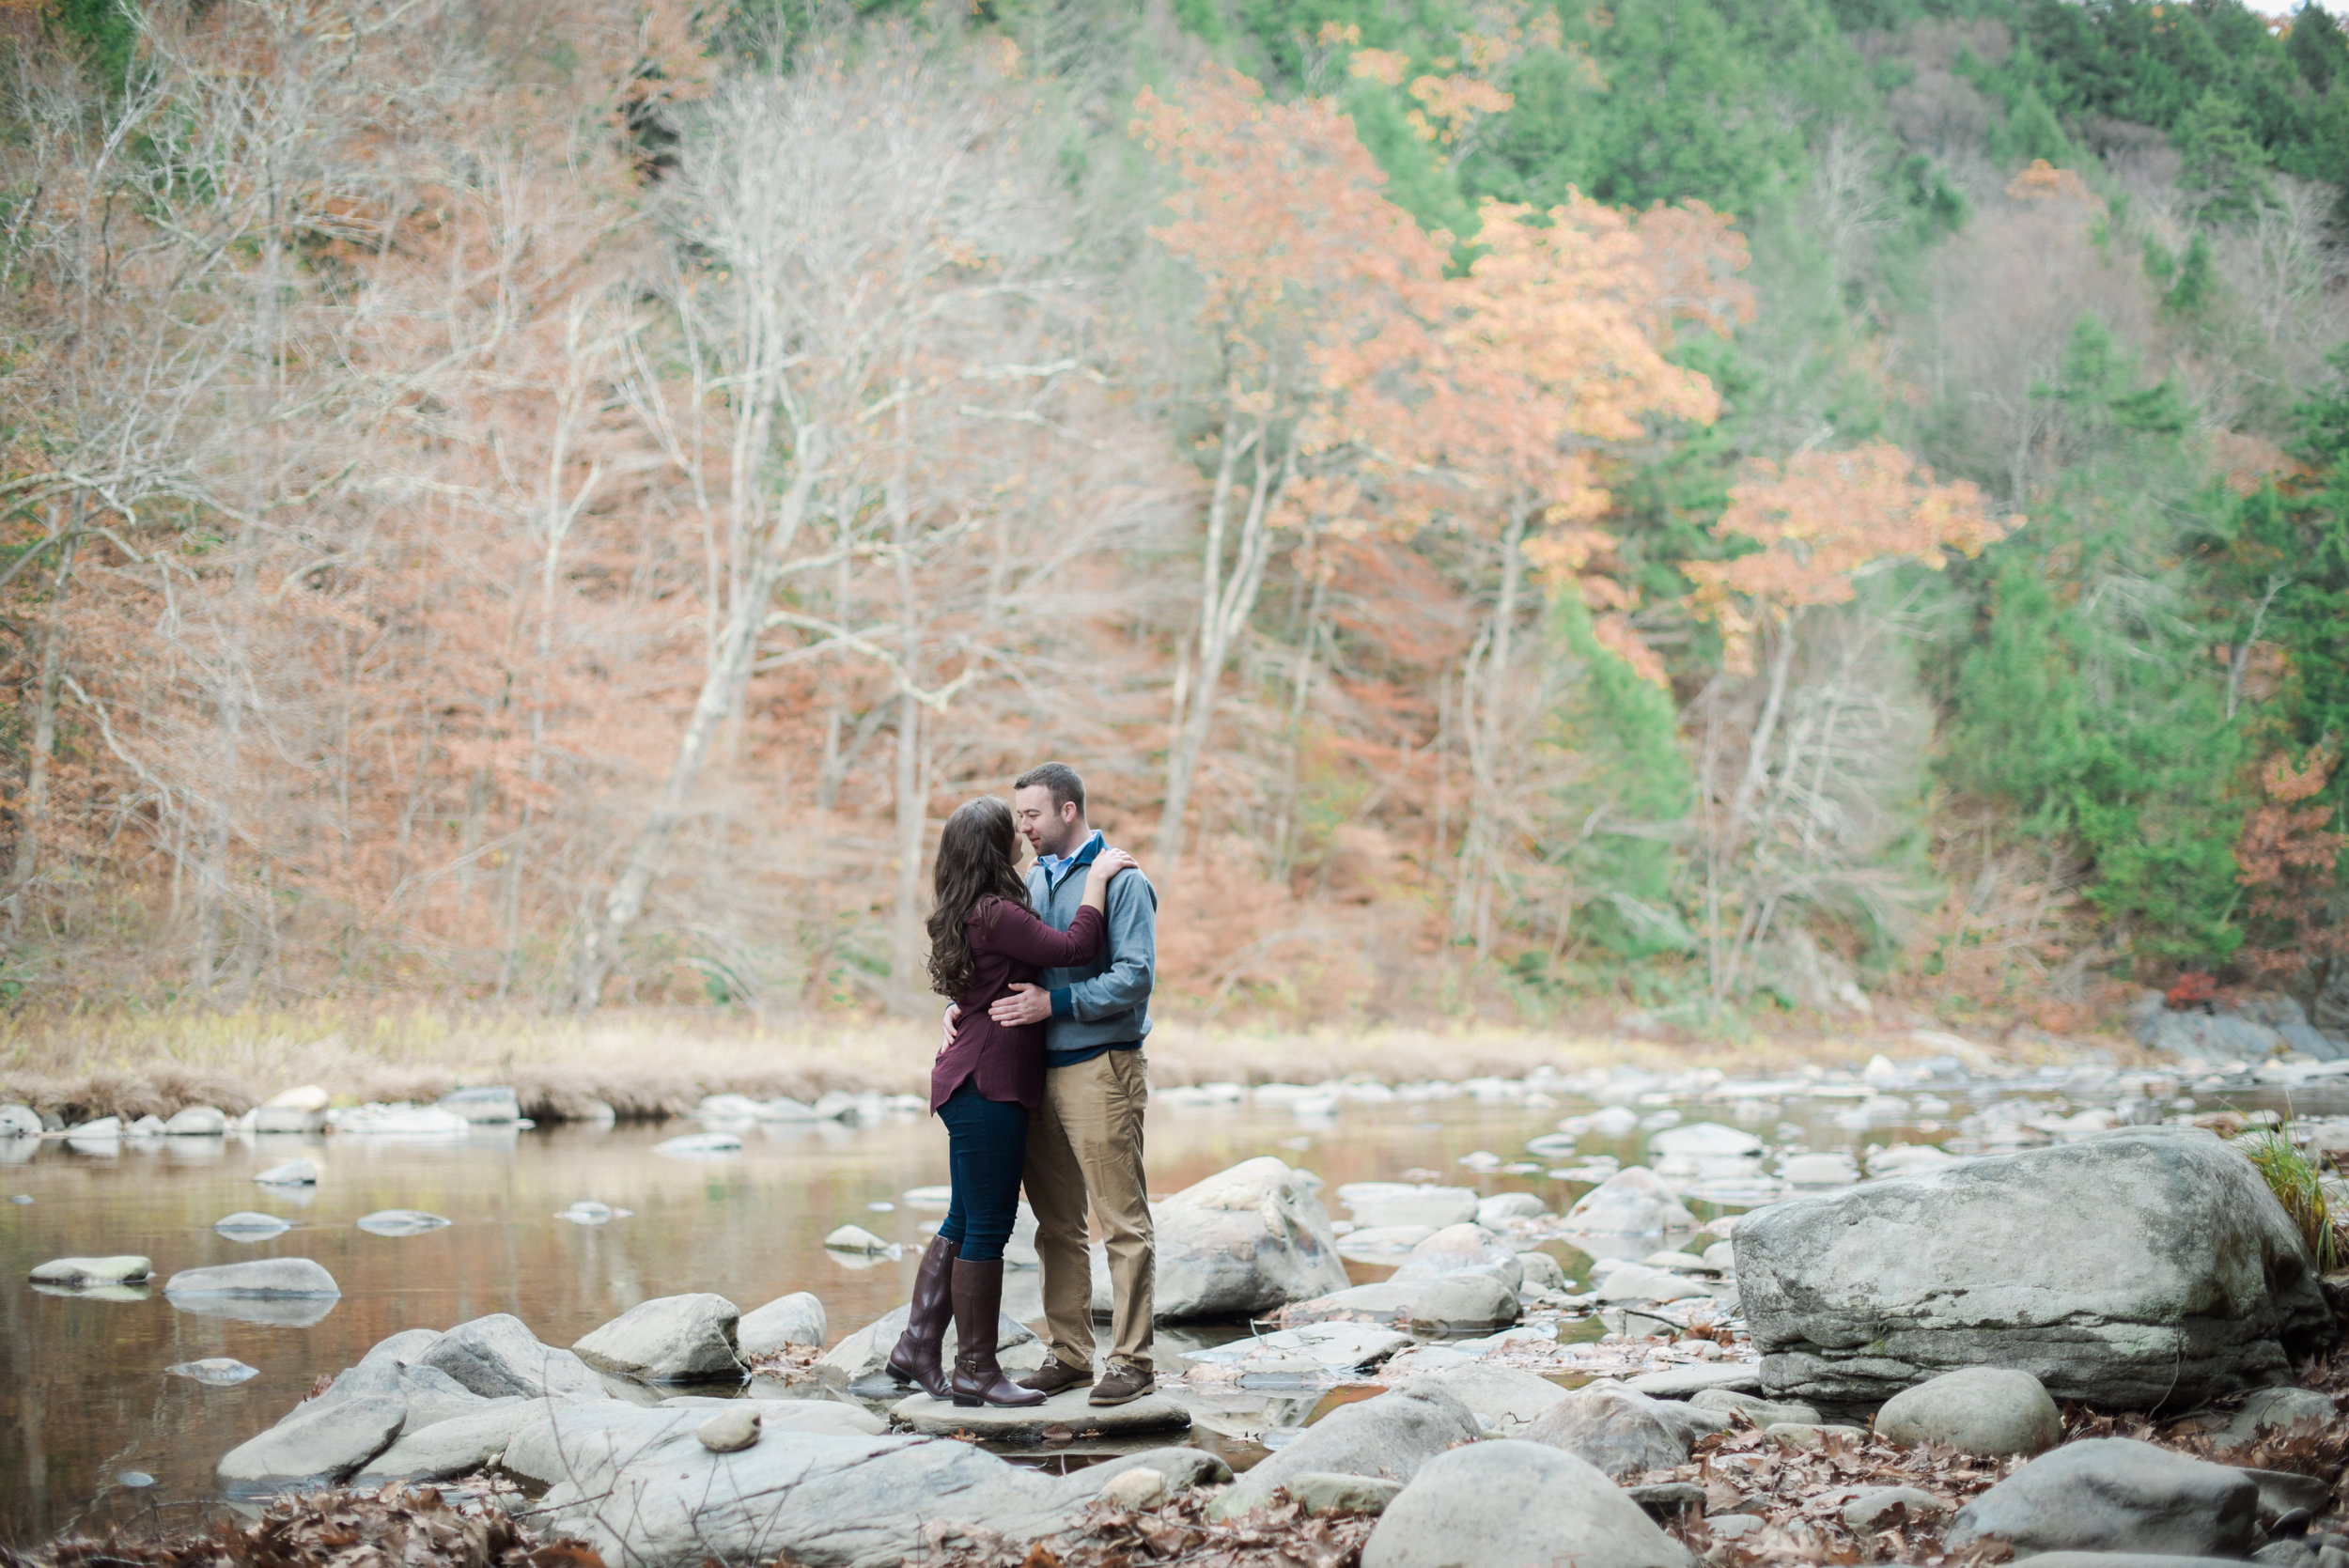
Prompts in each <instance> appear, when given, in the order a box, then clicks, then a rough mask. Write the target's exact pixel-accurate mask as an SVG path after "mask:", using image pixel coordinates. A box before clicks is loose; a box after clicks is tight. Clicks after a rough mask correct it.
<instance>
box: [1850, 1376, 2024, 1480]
mask: <svg viewBox="0 0 2349 1568" xmlns="http://www.w3.org/2000/svg"><path fill="white" fill-rule="evenodd" d="M1875 1432H1876V1436H1879V1437H1883V1438H1886V1439H1887V1440H1889V1441H1891V1442H1895V1443H1898V1444H1900V1445H1901V1446H1902V1447H1903V1448H1914V1447H1916V1446H1917V1445H1918V1444H1919V1443H1940V1444H1943V1445H1945V1446H1947V1447H1950V1448H1953V1449H1957V1450H1960V1451H1961V1452H1966V1453H1972V1454H1980V1455H1983V1457H1986V1458H1991V1459H2004V1458H2006V1457H2008V1456H2009V1455H2011V1454H2017V1453H2021V1454H2032V1453H2044V1452H2046V1451H2047V1450H2048V1449H2051V1448H2053V1447H2055V1446H2056V1444H2058V1443H2060V1442H2061V1441H2062V1440H2063V1417H2062V1415H2061V1412H2059V1411H2058V1410H2057V1409H2056V1404H2055V1401H2054V1400H2052V1399H2050V1398H2048V1397H2047V1390H2046V1389H2044V1388H2042V1387H2041V1386H2040V1382H2039V1379H2038V1378H2036V1377H2033V1376H2032V1375H2031V1374H2030V1373H2027V1372H2016V1371H2014V1370H2013V1369H2012V1368H2008V1367H1967V1368H1964V1369H1962V1370H1960V1371H1957V1372H1945V1373H1943V1374H1941V1375H1940V1376H1938V1377H1935V1378H1929V1379H1927V1380H1926V1381H1925V1382H1922V1383H1920V1384H1918V1385H1917V1386H1916V1387H1915V1388H1913V1389H1902V1390H1901V1391H1900V1392H1899V1393H1897V1394H1894V1395H1893V1396H1892V1397H1891V1399H1890V1401H1889V1402H1887V1403H1886V1405H1885V1406H1884V1408H1883V1409H1881V1410H1879V1411H1877V1412H1876V1420H1875Z"/></svg>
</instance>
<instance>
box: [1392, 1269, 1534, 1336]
mask: <svg viewBox="0 0 2349 1568" xmlns="http://www.w3.org/2000/svg"><path fill="white" fill-rule="evenodd" d="M1388 1288H1389V1289H1390V1290H1397V1289H1399V1290H1407V1291H1408V1292H1410V1296H1411V1308H1410V1314H1409V1321H1410V1324H1411V1327H1413V1328H1414V1329H1417V1330H1419V1331H1422V1332H1425V1333H1438V1334H1483V1333H1489V1332H1490V1331H1492V1330H1493V1329H1495V1328H1505V1327H1508V1326H1509V1325H1510V1324H1512V1323H1515V1322H1516V1321H1517V1313H1518V1312H1519V1310H1520V1303H1519V1302H1518V1300H1517V1292H1516V1291H1515V1290H1513V1289H1511V1288H1510V1287H1509V1285H1508V1284H1507V1283H1506V1282H1505V1281H1501V1280H1497V1279H1495V1278H1493V1277H1492V1276H1491V1275H1489V1274H1446V1275H1443V1276H1441V1277H1439V1278H1438V1279H1434V1280H1424V1281H1421V1280H1414V1281H1406V1282H1405V1283H1404V1284H1402V1285H1399V1286H1398V1285H1393V1284H1390V1285H1389V1286H1388Z"/></svg>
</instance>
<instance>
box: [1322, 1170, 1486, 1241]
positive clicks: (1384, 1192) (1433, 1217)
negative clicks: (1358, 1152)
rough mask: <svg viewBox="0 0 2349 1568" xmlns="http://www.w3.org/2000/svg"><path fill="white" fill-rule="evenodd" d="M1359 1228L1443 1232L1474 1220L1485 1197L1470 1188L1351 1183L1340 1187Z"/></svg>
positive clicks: (1404, 1183)
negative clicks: (1413, 1227)
mask: <svg viewBox="0 0 2349 1568" xmlns="http://www.w3.org/2000/svg"><path fill="white" fill-rule="evenodd" d="M1337 1196H1338V1202H1339V1203H1344V1204H1345V1205H1346V1209H1347V1211H1348V1212H1349V1213H1350V1214H1351V1216H1352V1217H1353V1220H1354V1225H1355V1228H1356V1229H1357V1230H1363V1231H1380V1230H1391V1229H1392V1228H1394V1227H1396V1226H1399V1225H1424V1226H1426V1227H1427V1228H1428V1229H1430V1230H1433V1231H1440V1230H1442V1229H1443V1228H1444V1227H1445V1226H1447V1225H1457V1224H1460V1223H1462V1222H1463V1221H1469V1220H1473V1219H1475V1218H1476V1211H1477V1210H1478V1209H1479V1208H1480V1207H1482V1206H1483V1200H1482V1199H1480V1198H1479V1197H1478V1196H1477V1193H1476V1189H1475V1188H1470V1187H1414V1186H1412V1185H1411V1184H1409V1183H1408V1182H1349V1183H1347V1184H1346V1186H1344V1187H1342V1188H1338V1194H1337Z"/></svg>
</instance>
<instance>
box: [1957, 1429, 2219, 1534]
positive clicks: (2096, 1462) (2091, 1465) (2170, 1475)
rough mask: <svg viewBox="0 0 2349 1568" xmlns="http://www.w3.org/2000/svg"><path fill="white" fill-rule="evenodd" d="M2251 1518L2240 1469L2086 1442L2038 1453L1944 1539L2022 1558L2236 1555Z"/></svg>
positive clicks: (2124, 1441)
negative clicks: (1996, 1547)
mask: <svg viewBox="0 0 2349 1568" xmlns="http://www.w3.org/2000/svg"><path fill="white" fill-rule="evenodd" d="M2258 1518H2259V1486H2258V1484H2257V1483H2254V1482H2253V1481H2252V1480H2251V1479H2250V1478H2249V1477H2248V1476H2247V1475H2245V1474H2244V1473H2243V1472H2242V1471H2241V1470H2236V1469H2230V1468H2229V1467H2226V1466H2224V1465H2213V1464H2209V1463H2207V1462H2205V1461H2203V1460H2200V1459H2189V1458H2187V1457H2186V1455H2184V1454H2182V1453H2173V1452H2170V1450H2168V1449H2162V1448H2156V1447H2155V1446H2154V1445H2153V1444H2151V1443H2140V1442H2138V1441H2137V1440H2135V1439H2134V1438H2129V1437H2091V1438H2086V1439H2083V1440H2082V1441H2080V1442H2077V1443H2067V1444H2065V1445H2064V1446H2063V1447H2061V1448H2059V1449H2057V1450H2056V1451H2055V1452H2052V1453H2045V1454H2042V1455H2040V1456H2039V1457H2038V1458H2036V1459H2034V1460H2032V1461H2031V1462H2030V1464H2028V1465H2025V1466H2024V1467H2022V1468H2021V1469H2019V1470H2017V1471H2015V1473H2014V1474H2013V1475H2011V1476H2009V1477H2007V1478H2006V1479H2005V1480H2004V1481H2001V1482H2000V1483H1998V1484H1997V1485H1996V1486H1993V1487H1992V1488H1990V1490H1989V1491H1987V1492H1984V1493H1983V1494H1982V1496H1980V1497H1978V1498H1974V1500H1973V1501H1971V1502H1969V1503H1968V1504H1967V1505H1966V1506H1965V1507H1964V1508H1961V1509H1959V1510H1958V1512H1957V1517H1956V1518H1955V1519H1954V1520H1952V1522H1951V1525H1950V1532H1949V1537H1948V1540H1949V1544H1950V1545H1952V1546H1962V1545H1967V1544H1968V1543H1970V1542H1974V1541H1979V1540H1983V1539H1993V1540H1999V1541H2003V1542H2006V1543H2007V1544H2008V1545H2012V1546H2013V1547H2014V1548H2015V1551H2016V1552H2017V1553H2019V1554H2028V1553H2031V1552H2055V1551H2066V1550H2069V1551H2117V1552H2169V1553H2174V1554H2178V1555H2181V1556H2187V1557H2242V1556H2244V1555H2245V1554H2246V1553H2248V1552H2249V1551H2250V1549H2251V1547H2252V1545H2253V1544H2254V1537H2255V1533H2256V1531H2257V1529H2258Z"/></svg>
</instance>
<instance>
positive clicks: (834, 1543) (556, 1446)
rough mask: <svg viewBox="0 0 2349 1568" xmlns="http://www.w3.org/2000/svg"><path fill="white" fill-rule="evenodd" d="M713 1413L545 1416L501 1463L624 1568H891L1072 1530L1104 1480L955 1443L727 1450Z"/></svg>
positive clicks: (587, 1410) (797, 1444) (630, 1410)
mask: <svg viewBox="0 0 2349 1568" xmlns="http://www.w3.org/2000/svg"><path fill="white" fill-rule="evenodd" d="M708 1419H709V1412H708V1409H706V1408H689V1409H677V1410H671V1409H658V1410H647V1409H642V1408H639V1407H636V1406H631V1405H624V1404H619V1403H617V1402H614V1404H611V1405H570V1406H563V1405H557V1406H553V1407H552V1408H551V1409H549V1410H546V1411H544V1412H542V1413H541V1414H540V1415H538V1416H537V1417H534V1418H533V1420H532V1421H530V1422H528V1423H525V1424H524V1426H523V1428H522V1429H521V1431H519V1432H517V1433H516V1434H515V1436H514V1438H513V1440H512V1441H511V1442H510V1443H508V1445H507V1446H506V1457H505V1459H504V1460H503V1461H502V1465H503V1467H505V1468H506V1469H508V1470H512V1471H514V1472H515V1473H517V1474H521V1475H524V1476H529V1477H532V1478H533V1479H537V1480H542V1481H546V1482H549V1483H551V1484H550V1485H549V1486H548V1490H547V1492H546V1495H545V1496H544V1497H543V1498H541V1499H540V1501H539V1504H538V1509H539V1519H540V1522H541V1524H542V1526H543V1527H544V1528H545V1529H547V1530H549V1531H550V1532H551V1533H553V1534H558V1535H566V1536H573V1537H577V1538H580V1539H583V1540H584V1541H586V1542H587V1544H588V1545H590V1546H592V1547H593V1548H594V1549H595V1550H596V1551H597V1552H598V1553H599V1554H600V1555H601V1557H602V1559H603V1560H604V1561H605V1562H606V1563H608V1564H610V1565H611V1568H694V1565H697V1564H700V1563H702V1562H704V1561H707V1560H717V1561H720V1562H730V1563H752V1562H766V1561H770V1560H776V1559H777V1558H781V1559H782V1560H786V1561H790V1562H795V1563H801V1564H805V1565H806V1568H883V1565H890V1568H894V1565H895V1564H898V1563H902V1562H904V1561H905V1560H907V1559H909V1558H913V1557H917V1556H921V1555H923V1554H924V1553H925V1552H926V1550H934V1549H935V1548H936V1547H937V1546H938V1545H941V1544H942V1543H944V1542H946V1541H950V1540H954V1539H956V1538H958V1537H959V1538H965V1539H969V1538H972V1537H973V1536H974V1533H975V1532H979V1531H984V1532H986V1533H987V1534H988V1535H989V1536H992V1537H995V1538H997V1539H1000V1540H1002V1541H1004V1542H1009V1543H1023V1542H1027V1541H1033V1540H1035V1539H1037V1538H1039V1537H1041V1536H1044V1535H1048V1534H1051V1533H1054V1532H1057V1531H1059V1530H1062V1529H1067V1528H1068V1527H1070V1526H1071V1525H1073V1524H1075V1523H1076V1522H1077V1520H1078V1518H1079V1517H1080V1516H1081V1511H1082V1509H1083V1507H1084V1505H1085V1503H1086V1502H1087V1501H1088V1500H1089V1499H1090V1498H1091V1497H1092V1495H1093V1488H1094V1487H1096V1486H1097V1485H1098V1484H1099V1483H1098V1480H1097V1479H1093V1480H1087V1479H1085V1478H1083V1477H1081V1476H1076V1477H1062V1476H1053V1475H1047V1474H1044V1473H1043V1472H1041V1471H1039V1470H1034V1469H1024V1468H1021V1467H1018V1466H1014V1465H1012V1464H1009V1463H1008V1462H1006V1461H1004V1460H1003V1459H1000V1458H998V1457H996V1456H995V1455H994V1454H991V1453H988V1452H986V1451H985V1450H983V1449H979V1448H976V1447H974V1446H972V1444H969V1443H960V1442H956V1441H954V1440H952V1439H951V1438H942V1437H889V1436H878V1437H868V1436H832V1435H825V1434H816V1433H807V1432H793V1431H787V1430H786V1431H776V1430H767V1431H764V1432H763V1433H762V1435H761V1436H760V1437H759V1439H758V1441H757V1442H755V1443H754V1444H752V1445H751V1446H750V1447H749V1448H746V1449H743V1450H741V1451H739V1452H733V1453H718V1452H712V1451H711V1450H710V1449H708V1448H707V1447H705V1446H704V1445H703V1444H702V1442H701V1441H700V1440H699V1438H698V1437H697V1436H696V1435H695V1434H696V1433H697V1431H698V1430H699V1428H700V1426H701V1424H702V1423H703V1422H704V1421H708Z"/></svg>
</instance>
